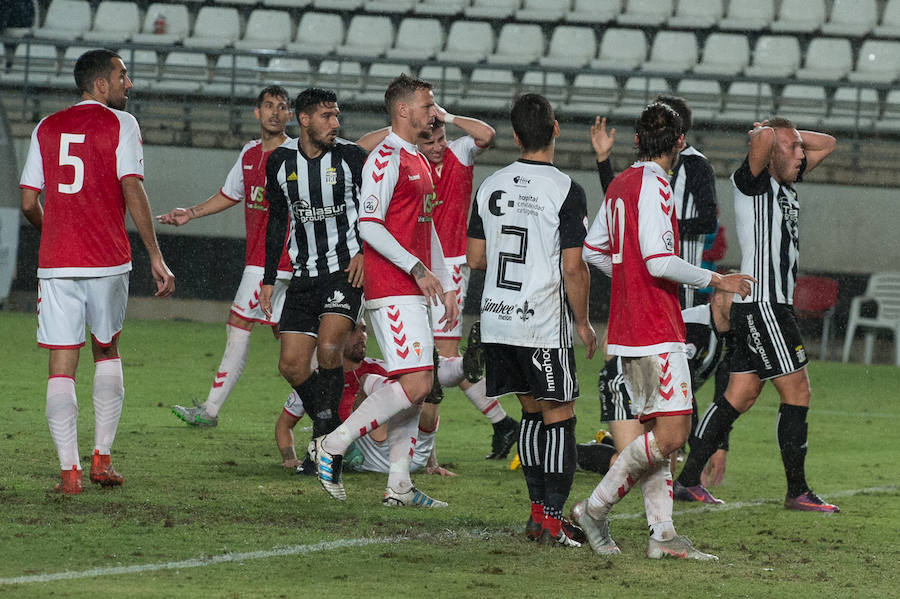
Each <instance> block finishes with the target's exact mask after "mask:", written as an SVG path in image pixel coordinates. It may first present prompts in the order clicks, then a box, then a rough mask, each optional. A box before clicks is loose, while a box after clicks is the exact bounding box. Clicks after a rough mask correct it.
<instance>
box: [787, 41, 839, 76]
mask: <svg viewBox="0 0 900 599" xmlns="http://www.w3.org/2000/svg"><path fill="white" fill-rule="evenodd" d="M852 69H853V51H852V49H851V47H850V40H848V39H845V38H839V37H817V38H815V39H814V40H813V41H811V42H810V43H809V48H808V49H807V50H806V63H805V64H804V65H803V68H802V69H798V70H797V75H796V76H797V79H829V80H832V81H839V80H841V79H843V78H844V77H846V76H847V73H849V72H850V71H851V70H852Z"/></svg>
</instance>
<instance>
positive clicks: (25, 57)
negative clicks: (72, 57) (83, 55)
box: [3, 42, 59, 86]
mask: <svg viewBox="0 0 900 599" xmlns="http://www.w3.org/2000/svg"><path fill="white" fill-rule="evenodd" d="M26 67H27V68H26ZM57 73H59V52H58V51H57V49H56V46H52V45H50V44H41V43H37V42H29V43H20V44H19V45H17V46H16V50H15V52H14V53H13V57H12V65H11V66H10V68H9V71H7V72H6V73H4V75H3V81H4V82H9V83H15V84H23V83H25V82H26V80H27V82H28V84H29V85H37V86H44V85H47V84H49V83H50V79H51V78H52V77H55V76H56V75H57Z"/></svg>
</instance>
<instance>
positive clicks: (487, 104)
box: [459, 67, 516, 110]
mask: <svg viewBox="0 0 900 599" xmlns="http://www.w3.org/2000/svg"><path fill="white" fill-rule="evenodd" d="M515 95H516V79H515V77H514V76H513V73H512V71H510V70H508V69H494V68H483V67H482V68H477V69H474V70H473V71H472V75H471V77H469V86H468V88H467V89H466V91H465V93H464V94H463V97H462V98H460V100H459V101H460V104H461V105H462V106H464V107H465V108H469V109H473V110H474V109H479V108H480V109H482V110H504V109H507V108H509V106H510V105H511V104H512V99H513V97H514V96H515Z"/></svg>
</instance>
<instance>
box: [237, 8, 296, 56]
mask: <svg viewBox="0 0 900 599" xmlns="http://www.w3.org/2000/svg"><path fill="white" fill-rule="evenodd" d="M292 35H293V31H292V28H291V16H290V15H289V14H288V13H287V12H286V11H283V10H268V9H264V8H261V9H257V10H254V11H253V12H252V13H250V18H249V19H247V29H246V31H244V37H243V38H242V39H240V40H238V41H236V42H235V43H234V47H235V48H238V49H239V50H253V49H258V48H263V49H268V50H281V49H283V48H284V47H285V46H286V45H287V43H288V42H290V41H291V37H292Z"/></svg>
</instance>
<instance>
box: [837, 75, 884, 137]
mask: <svg viewBox="0 0 900 599" xmlns="http://www.w3.org/2000/svg"><path fill="white" fill-rule="evenodd" d="M879 110H880V105H879V102H878V92H877V91H876V90H874V89H872V88H870V87H869V88H866V87H846V86H844V87H839V88H837V89H836V90H835V92H834V98H833V99H832V104H831V111H830V112H829V114H828V126H829V127H835V128H841V129H849V130H856V129H859V130H864V131H868V130H871V129H872V128H873V127H875V121H876V119H877V118H878V113H879Z"/></svg>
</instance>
